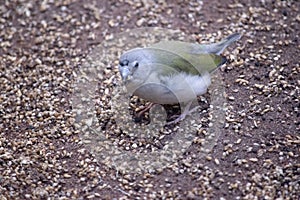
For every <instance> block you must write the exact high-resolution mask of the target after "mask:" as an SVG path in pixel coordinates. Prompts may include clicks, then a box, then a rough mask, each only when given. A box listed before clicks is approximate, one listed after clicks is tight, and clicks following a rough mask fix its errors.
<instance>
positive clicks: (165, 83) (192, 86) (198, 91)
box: [129, 73, 211, 104]
mask: <svg viewBox="0 0 300 200" xmlns="http://www.w3.org/2000/svg"><path fill="white" fill-rule="evenodd" d="M210 83H211V79H210V75H209V74H208V73H206V74H203V75H202V76H198V75H189V74H185V73H178V74H175V75H172V76H160V77H159V76H157V75H156V74H152V76H151V77H149V78H148V79H147V80H146V81H145V82H144V83H143V84H139V85H135V87H131V93H133V94H134V95H136V96H138V97H140V98H142V99H145V100H148V101H150V102H154V103H159V104H175V103H178V102H188V101H191V100H193V99H195V98H196V97H197V96H198V95H202V94H204V93H206V91H207V88H208V86H209V85H210ZM129 88H130V87H129ZM133 88H134V89H133Z"/></svg>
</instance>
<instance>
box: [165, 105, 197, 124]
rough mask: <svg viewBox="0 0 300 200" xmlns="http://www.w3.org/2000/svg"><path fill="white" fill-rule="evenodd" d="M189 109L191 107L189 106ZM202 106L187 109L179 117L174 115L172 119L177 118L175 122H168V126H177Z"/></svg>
mask: <svg viewBox="0 0 300 200" xmlns="http://www.w3.org/2000/svg"><path fill="white" fill-rule="evenodd" d="M188 107H189V106H188ZM199 107H200V106H196V107H194V108H193V109H191V110H189V108H188V109H185V110H184V112H183V113H181V114H180V115H179V116H178V115H174V116H172V117H171V119H172V118H176V119H175V120H172V121H170V122H167V123H166V125H170V124H177V123H178V122H180V121H182V120H184V119H185V118H186V116H188V115H191V114H192V113H193V112H195V111H196V110H197V109H198V108H199Z"/></svg>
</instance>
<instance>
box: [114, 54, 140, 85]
mask: <svg viewBox="0 0 300 200" xmlns="http://www.w3.org/2000/svg"><path fill="white" fill-rule="evenodd" d="M143 60H144V58H143V55H142V54H141V53H140V52H139V49H134V50H133V51H128V52H126V53H124V54H123V55H122V56H121V58H120V60H119V66H118V67H119V71H120V74H121V77H122V79H123V81H125V82H126V81H129V80H130V79H132V78H133V77H134V76H135V75H136V74H137V73H136V71H137V70H138V69H139V68H140V67H141V64H142V62H143Z"/></svg>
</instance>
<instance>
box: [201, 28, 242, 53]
mask: <svg viewBox="0 0 300 200" xmlns="http://www.w3.org/2000/svg"><path fill="white" fill-rule="evenodd" d="M241 37H242V35H241V34H239V33H234V34H231V35H229V36H228V37H226V38H225V39H223V40H222V41H221V42H218V43H215V44H209V45H207V46H206V48H207V51H208V53H212V54H217V55H220V54H221V53H222V52H223V51H224V50H225V49H226V47H228V46H229V45H230V44H231V43H233V42H235V41H237V40H239V39H240V38H241Z"/></svg>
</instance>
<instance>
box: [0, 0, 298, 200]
mask: <svg viewBox="0 0 300 200" xmlns="http://www.w3.org/2000/svg"><path fill="white" fill-rule="evenodd" d="M299 8H300V3H299V2H298V1H279V0H278V1H269V0H261V1H255V2H253V1H247V0H240V1H234V0H225V1H222V3H221V2H218V1H216V0H212V1H206V0H205V1H203V2H202V1H196V0H193V1H180V0H177V1H164V0H159V1H155V2H154V1H138V0H126V1H123V0H119V1H117V0H113V1H96V0H88V1H77V0H73V1H70V0H59V1H52V0H45V1H31V0H28V1H23V0H22V1H21V0H12V1H4V2H2V3H1V5H0V199H113V198H115V199H158V198H159V199H298V198H299V196H300V192H299V191H300V183H299V180H300V163H299V153H300V148H299V145H300V135H299V132H300V122H299V121H300V120H299V119H300V118H299V104H300V103H299V101H300V93H299V87H300V81H299V77H300V76H299V73H300V66H299V61H298V57H299V54H300V43H299V35H300V31H299V22H300V15H299V14H298V13H299ZM155 26H158V27H162V28H165V29H163V30H166V29H173V30H178V31H177V32H176V34H178V35H176V37H175V38H176V39H178V40H190V41H197V42H201V43H203V42H215V41H219V40H220V39H221V38H223V37H225V36H227V35H229V34H231V33H234V32H240V33H242V34H243V37H242V39H241V40H240V41H239V42H237V43H236V44H234V45H232V46H230V47H229V48H228V50H226V51H225V52H224V55H225V56H226V57H227V58H228V60H229V62H228V63H227V64H226V65H225V66H222V67H221V68H220V70H218V71H217V72H216V74H215V76H214V82H215V83H216V84H213V85H212V87H211V88H210V91H209V93H208V94H205V95H204V96H203V97H199V98H198V102H197V103H198V104H199V105H200V109H198V112H197V113H196V116H197V118H195V119H194V120H190V121H187V122H183V123H187V124H185V126H183V123H182V124H179V125H173V126H167V127H163V126H161V129H157V130H160V131H154V130H156V129H155V128H154V129H151V130H152V131H149V132H139V131H138V129H137V127H139V126H147V124H148V123H149V115H150V114H151V113H150V114H149V113H146V115H145V116H143V117H142V118H141V119H136V115H135V113H136V112H137V111H139V110H140V109H142V108H143V107H144V106H146V105H147V102H145V101H143V100H140V99H137V98H136V97H133V98H131V100H130V105H127V108H128V107H129V109H128V112H129V116H130V117H129V118H126V120H127V121H126V123H127V122H128V123H129V122H130V124H129V126H128V129H125V128H124V127H126V126H125V125H126V123H124V124H123V126H122V127H121V128H120V127H119V126H120V121H118V120H120V118H116V114H114V112H113V109H112V108H113V106H112V105H111V104H110V103H111V100H112V99H113V98H114V97H116V94H115V93H113V91H114V88H116V87H117V86H118V87H119V86H120V77H119V74H118V72H117V69H116V65H117V62H118V60H117V58H118V56H119V55H120V53H121V52H120V50H123V48H125V49H126V48H129V46H126V47H123V46H117V47H114V48H111V47H110V46H103V45H104V44H106V45H109V44H111V42H112V41H116V37H117V36H120V35H122V33H123V32H124V31H132V30H135V28H138V27H139V28H142V27H155ZM142 30H143V29H142ZM148 30H149V32H148V34H149V33H152V32H151V30H153V29H152V28H149V29H148ZM142 32H143V31H142ZM162 32H163V33H162ZM162 32H160V33H159V34H160V35H159V37H161V35H162V34H167V32H164V31H162ZM123 36H127V35H126V34H125V35H124V34H123ZM159 37H153V38H152V39H153V41H155V40H157V39H160V38H159ZM168 37H171V38H172V37H174V34H173V32H172V34H171V36H168ZM146 38H147V36H146ZM149 38H150V39H149ZM133 40H134V39H133ZM150 40H151V36H149V37H148V38H147V40H146V42H149V41H150ZM135 42H136V41H135ZM144 43H145V41H141V42H140V43H139V44H140V45H144ZM118 44H119V43H118ZM127 44H129V41H126V37H125V40H124V41H123V45H127ZM103 48H104V49H108V50H114V51H113V52H111V53H110V52H109V53H106V55H109V56H108V57H106V59H108V60H110V63H109V62H108V63H105V62H104V61H103V60H99V59H97V58H99V57H101V56H103V54H101V51H100V50H101V49H103ZM110 56H111V57H110ZM93 65H94V66H95V67H94V68H89V67H87V66H93ZM101 65H103V66H101ZM99 66H100V68H99ZM87 69H88V70H87ZM90 69H95V70H99V69H101V71H100V72H99V71H96V72H97V73H94V72H95V71H89V70H90ZM87 72H92V73H88V74H86V73H87ZM91 74H92V75H95V74H96V75H95V77H94V80H96V82H93V84H94V85H92V86H93V87H94V88H92V87H91V88H88V87H87V88H85V87H84V84H82V83H85V82H84V81H89V82H90V81H91V80H90V79H84V78H83V77H84V75H86V76H87V77H88V78H90V77H89V76H90V75H91ZM102 75H103V76H102ZM81 81H83V82H81ZM81 86H82V87H81ZM218 86H222V87H218ZM93 89H95V90H93ZM78 91H79V95H78V96H76V94H77V93H76V92H78ZM89 91H96V94H92V95H93V98H92V101H90V100H91V98H90V96H89V93H88V92H89ZM85 92H86V93H85ZM83 94H86V95H83ZM80 95H81V96H80ZM82 95H83V96H82ZM77 97H78V98H77ZM78 102H79V104H76V103H78ZM125 103H126V102H125ZM76 105H79V107H76ZM80 105H85V106H87V105H95V109H94V110H93V109H91V110H85V109H84V108H82V107H80ZM120 105H121V104H120ZM125 106H126V105H125ZM164 108H165V109H166V110H167V113H166V115H163V116H158V117H163V118H168V117H170V116H171V115H172V114H176V113H177V114H178V113H179V112H180V108H179V107H178V106H177V107H176V106H165V107H164ZM156 109H158V110H159V109H162V107H156ZM89 112H90V113H89ZM82 113H83V114H82ZM78 115H79V116H81V117H83V118H78ZM90 116H96V117H95V118H92V117H90ZM120 116H121V115H120ZM85 117H86V118H85ZM95 119H96V121H97V122H95ZM128 120H129V121H128ZM83 121H84V125H83V124H81V122H83ZM79 122H80V123H79ZM118 122H119V123H118ZM187 126H190V127H191V129H190V130H189V131H186V130H184V129H183V128H182V127H187ZM90 127H97V128H98V129H91V128H90ZM95 130H96V132H95ZM120 130H121V131H120ZM124 130H127V132H126V131H124ZM143 130H145V129H143ZM122 131H123V132H122ZM174 138H177V139H178V138H180V139H179V140H177V141H183V142H182V143H178V144H175V145H173V147H177V148H174V149H172V148H170V149H171V151H169V152H168V151H166V152H167V153H171V154H172V155H173V157H172V156H171V159H169V160H168V159H167V160H164V161H166V162H158V163H149V160H148V158H149V157H145V156H144V155H147V156H150V155H151V156H153V157H159V156H160V155H159V154H157V152H161V151H162V150H164V149H166V146H168V147H169V146H170V147H172V139H174ZM103 141H105V142H106V143H105V142H103ZM106 147H107V149H108V150H111V151H108V150H107V149H105V148H106ZM116 149H117V150H119V151H122V152H123V153H124V152H126V154H124V155H131V156H133V158H138V159H140V160H139V161H140V162H133V163H129V164H128V163H127V164H126V163H125V162H124V160H128V158H129V157H119V158H117V157H115V155H116V154H115V152H113V150H114V151H115V150H116ZM104 152H105V153H104ZM138 155H143V156H141V157H137V156H138ZM168 156H170V154H168ZM168 156H167V158H170V157H168ZM153 157H152V158H153ZM162 159H166V158H165V157H164V158H162ZM147 161H148V162H147Z"/></svg>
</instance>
